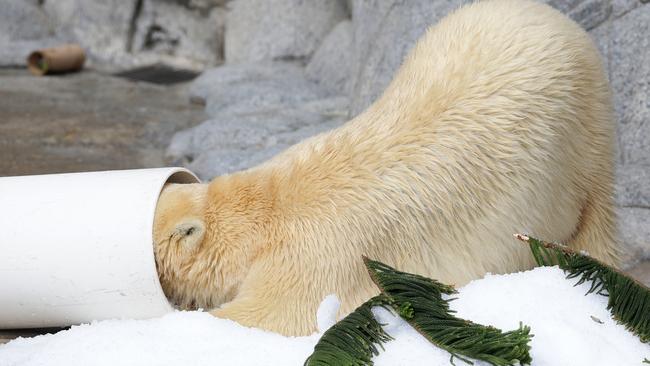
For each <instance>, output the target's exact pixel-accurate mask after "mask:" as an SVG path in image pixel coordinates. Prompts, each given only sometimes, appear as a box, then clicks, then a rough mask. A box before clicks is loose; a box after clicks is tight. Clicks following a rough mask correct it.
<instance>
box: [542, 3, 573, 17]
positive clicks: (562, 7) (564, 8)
mask: <svg viewBox="0 0 650 366" xmlns="http://www.w3.org/2000/svg"><path fill="white" fill-rule="evenodd" d="M582 1H583V0H546V1H542V2H544V3H546V4H548V5H550V6H552V7H554V8H555V9H557V10H559V11H561V12H563V13H565V14H566V13H568V12H569V11H571V10H572V9H574V8H575V7H577V6H578V5H579V4H580V3H581V2H582Z"/></svg>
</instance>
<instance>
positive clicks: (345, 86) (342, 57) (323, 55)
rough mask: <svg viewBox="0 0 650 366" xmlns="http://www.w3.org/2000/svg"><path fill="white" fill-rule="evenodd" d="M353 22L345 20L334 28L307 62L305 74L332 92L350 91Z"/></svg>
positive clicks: (344, 92)
mask: <svg viewBox="0 0 650 366" xmlns="http://www.w3.org/2000/svg"><path fill="white" fill-rule="evenodd" d="M351 63H352V22H351V21H349V20H344V21H342V22H340V23H339V24H337V25H336V27H334V29H332V31H331V32H330V33H329V34H328V35H327V37H325V39H324V40H323V43H322V44H321V45H320V47H318V49H317V50H316V52H315V53H314V55H313V56H312V58H311V60H310V61H309V63H308V64H307V67H306V69H305V74H306V75H307V78H308V79H310V80H312V81H315V82H316V83H318V84H319V85H321V86H323V87H324V88H325V89H327V90H328V91H330V92H331V93H332V94H345V95H349V93H350V76H351V75H352V72H351V71H352V69H351V67H350V64H351Z"/></svg>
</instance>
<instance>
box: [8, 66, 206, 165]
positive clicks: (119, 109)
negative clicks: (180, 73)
mask: <svg viewBox="0 0 650 366" xmlns="http://www.w3.org/2000/svg"><path fill="white" fill-rule="evenodd" d="M185 87H186V86H185V85H178V84H177V85H174V86H161V85H156V84H151V83H136V82H131V81H129V80H126V79H120V78H115V77H112V76H108V75H102V74H99V73H95V72H88V71H86V72H82V73H79V74H74V75H66V76H49V77H34V76H31V75H30V74H28V73H27V72H26V71H23V70H12V69H0V157H2V158H0V176H10V175H25V174H43V173H61V172H74V171H92V170H107V169H130V168H148V167H158V166H163V165H165V161H164V154H163V150H164V148H165V147H166V146H167V144H168V143H169V140H170V138H171V136H172V134H173V133H174V132H175V131H178V130H179V129H182V128H188V127H191V126H193V125H195V124H197V123H198V122H200V121H201V120H203V119H204V118H205V116H204V113H203V108H202V107H200V106H196V105H192V104H190V103H189V102H188V101H187V100H188V98H187V93H186V92H185Z"/></svg>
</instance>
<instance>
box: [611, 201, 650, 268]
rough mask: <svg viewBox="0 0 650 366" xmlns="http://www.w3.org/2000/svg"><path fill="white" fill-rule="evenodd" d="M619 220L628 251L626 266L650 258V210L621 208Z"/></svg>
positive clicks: (624, 243)
mask: <svg viewBox="0 0 650 366" xmlns="http://www.w3.org/2000/svg"><path fill="white" fill-rule="evenodd" d="M618 219H619V220H618V222H619V230H620V233H621V240H622V241H623V245H624V246H625V248H626V249H627V250H626V253H625V254H626V258H625V259H624V263H625V264H626V266H632V265H634V264H635V263H637V262H639V261H640V260H643V259H645V258H650V225H649V223H650V208H639V207H623V208H619V209H618Z"/></svg>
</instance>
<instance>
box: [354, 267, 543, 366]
mask: <svg viewBox="0 0 650 366" xmlns="http://www.w3.org/2000/svg"><path fill="white" fill-rule="evenodd" d="M364 262H365V264H366V267H367V268H368V272H369V273H370V277H371V278H372V280H373V281H374V282H375V284H376V285H377V286H378V287H379V289H380V290H381V291H382V293H383V294H385V295H386V296H387V297H389V298H390V300H391V303H390V304H391V305H392V306H393V308H395V310H396V311H397V312H398V313H399V314H400V315H401V316H402V318H404V320H406V321H407V322H408V323H409V324H410V325H411V326H412V327H413V328H415V329H416V330H417V331H418V332H419V333H420V334H422V335H423V336H424V337H425V338H426V339H428V340H429V341H430V342H431V343H433V344H435V345H436V346H438V347H440V348H442V349H444V350H446V351H447V352H449V353H450V354H451V355H452V360H453V358H454V357H456V358H459V359H461V360H463V361H465V362H467V363H470V364H471V363H472V362H471V361H469V360H468V358H473V359H478V360H483V361H486V362H488V363H490V364H492V365H497V366H505V365H515V364H518V363H519V364H522V365H525V364H530V363H531V362H532V358H531V357H530V354H529V351H530V345H529V344H528V343H529V341H530V339H531V337H532V335H531V334H530V328H529V327H528V326H523V325H521V324H520V326H519V329H517V330H514V331H510V332H505V333H504V332H502V331H501V330H500V329H497V328H495V327H491V326H484V325H480V324H476V323H473V322H471V321H468V320H465V319H461V318H458V317H455V316H454V315H452V314H453V313H454V311H453V310H451V309H450V308H449V302H450V301H452V300H453V299H443V295H451V294H455V293H456V290H455V289H454V288H453V287H452V286H449V285H445V284H442V283H440V282H438V281H435V280H432V279H429V278H426V277H422V276H418V275H415V274H410V273H406V272H401V271H397V270H395V269H394V268H391V267H389V266H387V265H385V264H383V263H380V262H377V261H373V260H370V259H368V258H365V257H364ZM405 309H406V311H405ZM404 313H406V314H404ZM405 315H406V316H405Z"/></svg>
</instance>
